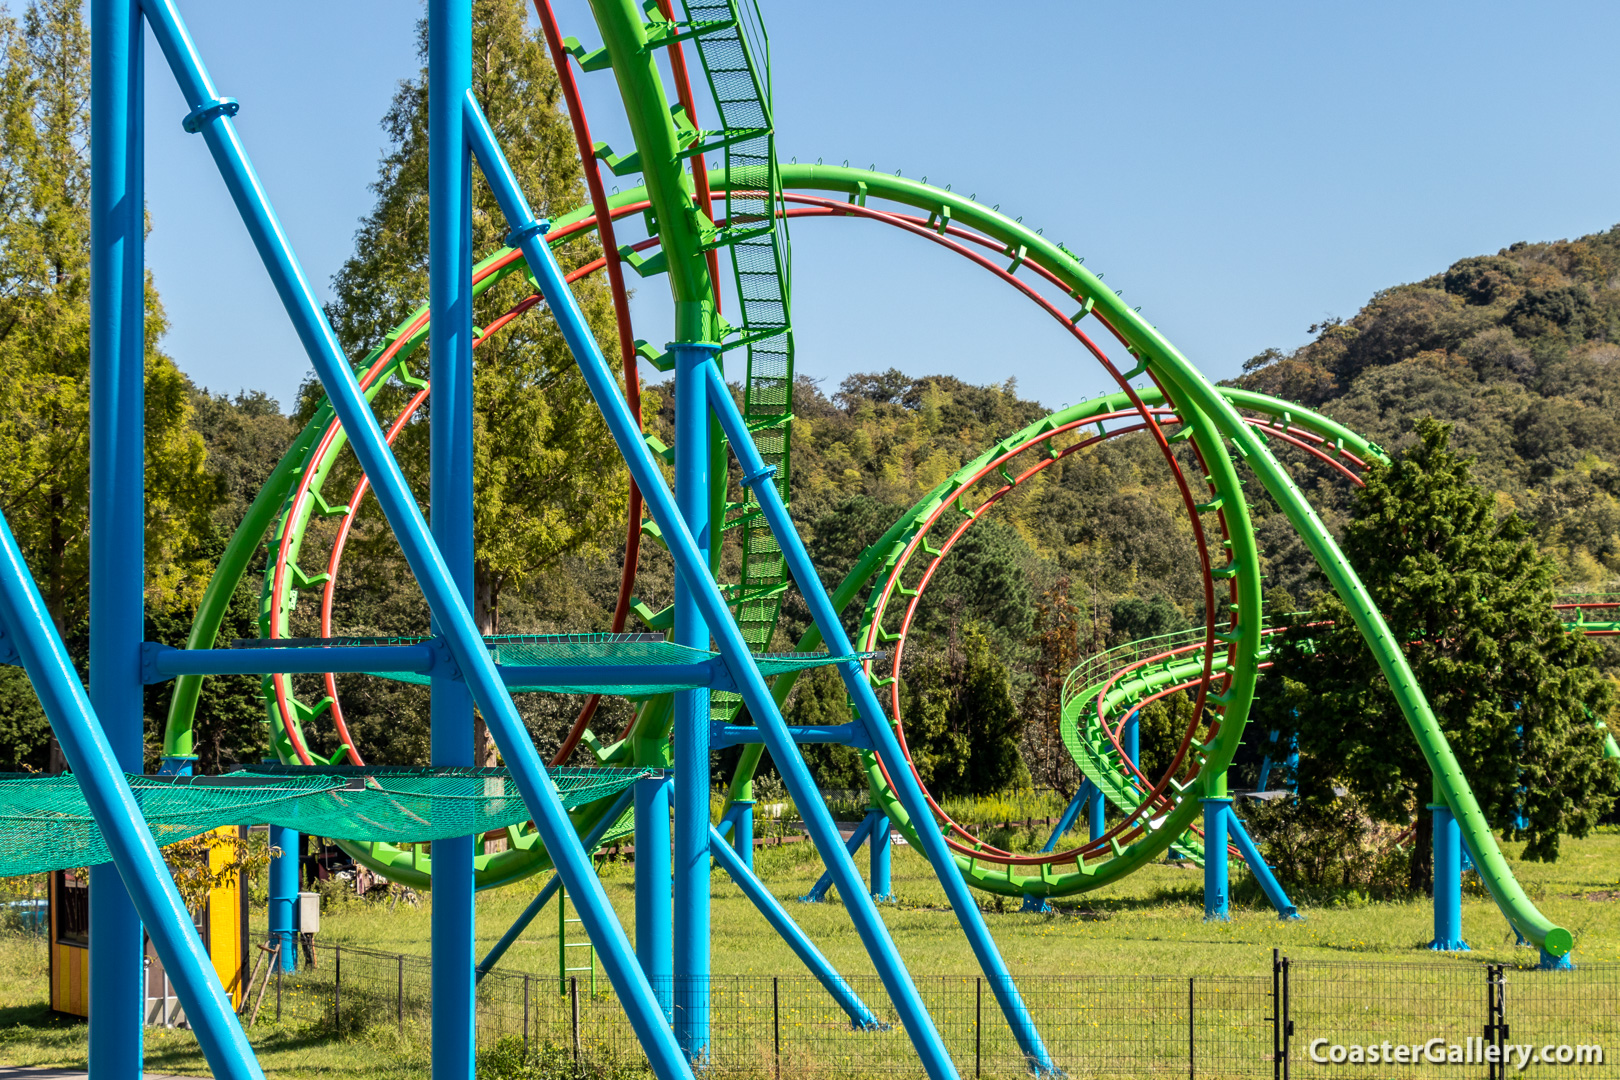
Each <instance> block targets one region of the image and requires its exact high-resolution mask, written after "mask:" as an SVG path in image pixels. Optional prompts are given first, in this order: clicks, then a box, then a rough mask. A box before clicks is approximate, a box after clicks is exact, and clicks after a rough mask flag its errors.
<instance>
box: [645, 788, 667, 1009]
mask: <svg viewBox="0 0 1620 1080" xmlns="http://www.w3.org/2000/svg"><path fill="white" fill-rule="evenodd" d="M669 783H670V782H669V779H668V778H667V777H663V776H657V777H647V778H646V779H644V780H637V781H636V959H637V960H639V961H640V962H641V970H642V971H643V972H645V973H646V976H647V981H648V982H649V983H651V984H652V989H653V994H654V996H655V997H656V998H657V999H658V1005H659V1008H660V1009H662V1010H663V1014H664V1019H665V1022H666V1023H668V1022H670V1021H671V1020H672V1019H673V1017H674V997H673V995H672V994H671V990H672V989H673V987H672V984H671V981H670V975H671V967H670V965H671V962H672V959H671V958H672V952H671V950H672V949H673V948H674V946H673V943H672V942H671V940H670V932H671V920H672V919H673V918H674V913H673V911H672V910H671V908H670V876H669V871H670V867H669Z"/></svg>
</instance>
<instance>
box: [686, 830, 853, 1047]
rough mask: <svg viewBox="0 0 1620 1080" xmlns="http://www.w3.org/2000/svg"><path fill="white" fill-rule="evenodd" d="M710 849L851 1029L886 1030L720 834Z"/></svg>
mask: <svg viewBox="0 0 1620 1080" xmlns="http://www.w3.org/2000/svg"><path fill="white" fill-rule="evenodd" d="M709 845H710V848H711V849H712V850H713V852H714V858H715V861H716V862H718V863H719V864H720V865H721V867H722V868H723V869H724V870H725V872H726V873H727V874H729V875H730V876H731V880H732V881H734V882H736V883H737V887H738V888H739V889H741V890H742V891H743V894H744V895H746V896H747V897H748V899H750V900H752V901H753V902H754V906H755V907H756V908H758V909H759V913H760V914H761V915H763V916H765V921H766V922H768V923H770V924H771V929H773V930H775V931H776V932H777V934H778V935H779V936H780V937H781V938H782V940H783V941H785V942H787V944H788V947H789V948H790V949H792V950H793V953H794V955H795V956H797V957H798V958H799V959H800V960H802V961H803V962H804V966H805V967H807V968H809V969H810V974H812V975H814V976H815V977H816V980H817V981H818V982H820V983H821V985H822V986H823V987H825V988H826V990H827V993H829V994H831V995H832V998H833V1000H834V1001H836V1002H838V1007H839V1008H841V1009H843V1010H844V1013H845V1015H847V1016H848V1017H849V1023H850V1026H851V1027H854V1028H857V1029H859V1030H862V1031H875V1030H878V1029H881V1028H883V1027H884V1026H885V1025H884V1024H883V1023H882V1022H880V1021H879V1020H878V1018H877V1017H876V1016H874V1015H873V1014H872V1010H871V1009H869V1008H867V1007H866V1003H865V1002H863V1001H862V1000H861V999H860V998H859V997H857V996H856V994H855V991H854V990H852V989H850V986H849V983H847V982H845V981H844V978H843V976H841V975H839V974H838V972H837V971H835V970H833V966H832V964H830V963H828V961H827V958H826V957H825V956H823V955H822V954H821V950H820V949H818V948H816V946H815V942H813V941H811V940H810V939H809V938H808V937H806V936H805V933H804V931H803V930H801V929H799V926H798V924H797V923H795V922H794V921H793V920H792V918H790V917H789V916H788V913H787V912H786V911H785V910H783V908H782V905H781V904H779V903H777V902H776V897H774V896H772V895H771V893H770V890H769V889H767V888H765V886H764V884H763V883H762V882H761V881H760V880H759V878H757V877H755V876H754V874H753V872H752V871H750V870H749V869H748V868H747V867H746V866H744V865H743V863H742V859H741V858H739V857H738V855H737V852H736V851H735V849H733V848H732V847H731V845H730V844H729V843H728V842H727V841H726V838H725V837H723V836H721V835H720V833H719V831H718V830H711V831H710V834H709Z"/></svg>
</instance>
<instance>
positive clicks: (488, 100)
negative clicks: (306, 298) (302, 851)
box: [305, 0, 656, 747]
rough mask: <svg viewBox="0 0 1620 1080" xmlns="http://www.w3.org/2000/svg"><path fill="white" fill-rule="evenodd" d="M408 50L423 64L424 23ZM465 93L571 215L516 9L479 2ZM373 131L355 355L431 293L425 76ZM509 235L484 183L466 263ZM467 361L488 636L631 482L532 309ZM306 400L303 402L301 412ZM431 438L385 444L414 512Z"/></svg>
mask: <svg viewBox="0 0 1620 1080" xmlns="http://www.w3.org/2000/svg"><path fill="white" fill-rule="evenodd" d="M419 52H420V55H421V57H422V58H423V60H424V62H425V60H426V56H427V31H426V23H425V21H424V22H423V23H422V24H421V27H420V36H419ZM473 92H474V94H475V95H476V96H477V98H478V101H479V103H480V104H481V105H482V106H483V109H484V112H485V114H486V115H487V116H488V117H489V121H490V124H491V125H492V126H493V128H494V130H495V134H496V135H497V137H498V138H499V139H500V142H501V145H502V146H503V147H504V149H505V151H506V155H507V158H508V160H509V161H510V163H511V165H512V168H513V170H514V172H515V173H516V175H517V179H518V182H519V183H520V184H521V186H522V188H523V190H524V192H525V193H526V194H527V196H528V198H529V202H530V205H531V206H532V207H533V208H534V210H535V212H536V213H537V214H539V215H541V216H548V215H554V214H560V213H562V212H564V211H567V210H571V209H573V208H575V207H577V206H580V205H582V204H583V203H584V202H585V201H586V194H585V188H584V184H583V180H582V174H581V171H580V162H579V160H578V155H577V153H576V151H575V147H574V141H573V136H572V133H571V129H570V126H569V122H568V120H567V118H566V117H565V116H564V115H563V113H562V112H561V111H560V110H559V108H558V101H559V97H560V90H559V87H558V83H557V76H556V72H555V71H554V70H553V69H552V66H551V63H550V61H549V60H548V59H547V57H546V52H545V44H544V41H543V39H542V37H541V35H540V33H539V31H538V29H535V30H531V29H530V28H529V25H528V20H527V16H526V14H525V8H524V5H523V4H522V3H521V2H520V0H476V3H475V4H474V9H473ZM382 126H383V129H384V130H385V131H386V132H387V133H388V138H389V141H390V143H391V148H390V149H389V151H388V152H387V154H386V155H385V156H384V158H383V161H382V164H381V167H380V169H379V175H378V178H377V181H376V183H375V184H373V190H374V191H375V192H376V195H377V202H376V205H375V207H374V208H373V209H372V211H371V213H370V214H369V215H368V216H367V217H366V218H365V219H364V220H363V222H362V223H361V227H360V231H359V233H358V234H357V235H356V238H355V255H354V257H353V258H351V259H350V260H349V261H348V262H347V263H345V264H344V266H343V268H342V269H341V270H340V271H339V272H338V273H337V275H336V277H335V278H334V281H333V285H334V291H335V299H334V301H333V303H332V306H331V309H330V314H331V318H332V323H333V326H334V328H335V329H336V330H337V333H338V337H339V339H340V340H341V341H342V342H343V345H344V347H345V348H346V349H347V350H348V352H349V354H350V355H351V356H356V357H357V356H360V355H362V354H363V353H364V352H365V351H366V350H368V349H369V348H371V347H372V346H373V345H375V344H376V343H377V342H378V341H380V340H381V339H382V337H383V335H384V333H386V332H387V330H388V329H389V328H390V327H392V326H393V325H395V324H396V323H398V322H399V321H401V320H402V319H403V318H405V317H406V316H407V315H408V314H409V312H410V311H411V310H412V309H413V308H415V307H416V306H417V305H418V304H420V303H421V301H422V298H423V297H425V296H426V295H427V293H428V265H427V260H428V217H427V212H426V206H427V194H428V192H427V175H428V138H427V71H426V68H425V67H424V68H423V69H422V72H421V74H420V75H419V76H418V77H417V78H416V79H414V80H411V81H408V82H403V83H401V84H400V87H399V90H398V91H397V93H396V94H395V95H394V99H393V102H392V105H391V106H390V108H389V110H388V113H387V115H386V116H385V117H384V118H383V122H382ZM508 231H509V229H508V226H507V224H506V221H505V218H504V216H503V215H502V214H501V212H500V210H499V208H498V207H497V205H496V203H495V199H494V196H493V195H492V194H491V192H490V190H489V188H488V185H487V184H484V183H483V182H482V180H481V178H480V180H479V181H477V182H476V183H475V187H474V195H473V250H474V251H475V252H477V253H479V254H480V255H482V254H486V253H488V252H490V251H493V250H496V249H498V248H499V247H501V246H502V245H503V244H504V241H505V237H506V235H507V233H508ZM558 252H559V257H560V259H561V261H562V263H563V267H564V270H565V271H566V270H571V269H573V268H574V267H577V266H579V265H582V264H584V263H586V262H589V261H590V260H592V259H594V258H598V257H600V255H601V247H600V245H599V244H597V243H596V242H595V241H594V240H576V241H573V242H571V243H569V244H566V245H563V246H561V247H559V249H558ZM574 289H575V295H576V296H578V298H579V300H580V304H581V306H582V307H583V308H584V310H585V314H586V316H587V318H588V319H589V321H590V324H591V327H592V329H593V330H594V331H595V334H596V337H597V340H598V342H599V344H600V345H601V346H602V348H603V350H604V352H606V353H607V354H608V355H615V353H616V350H617V348H618V346H617V337H616V332H615V328H614V323H613V317H612V307H611V299H610V296H609V294H608V291H607V288H606V286H605V283H603V282H602V281H600V280H599V279H588V280H586V281H581V282H579V283H578V284H576V285H575V286H574ZM531 291H532V290H531V288H530V287H529V285H528V284H527V282H526V280H525V278H524V276H523V275H521V274H514V275H512V276H511V277H509V278H508V279H507V280H506V281H504V282H502V283H501V284H499V285H497V286H495V287H494V288H492V289H490V290H488V291H487V292H485V293H484V294H483V296H482V297H480V298H479V301H478V303H477V305H476V306H475V311H474V322H475V323H476V324H477V325H480V326H487V325H489V324H490V323H491V322H492V321H493V320H494V319H495V318H496V317H498V316H499V315H500V314H501V313H503V312H505V311H507V310H508V309H510V308H511V307H512V306H513V305H515V304H516V303H518V302H519V301H521V300H522V299H523V298H525V297H526V296H528V295H529V294H530V293H531ZM475 356H476V362H475V364H474V410H475V419H474V424H475V441H474V465H473V469H474V485H475V492H476V495H475V502H474V523H473V528H474V535H475V543H476V563H475V569H474V575H475V576H474V597H473V611H474V615H475V617H476V618H477V620H478V622H479V625H480V628H481V629H482V630H483V631H484V632H485V633H497V632H499V631H500V629H501V620H500V607H501V597H502V594H503V592H504V591H506V590H508V589H515V588H517V587H519V586H521V585H522V584H523V582H524V581H525V580H526V579H529V578H533V577H537V576H538V577H542V578H543V577H544V575H546V574H547V573H548V572H550V571H552V570H554V569H555V568H557V567H558V566H559V565H560V563H561V561H562V559H563V558H564V556H566V555H568V554H570V553H575V552H581V551H588V550H591V549H593V548H595V547H598V546H600V545H601V544H602V543H603V542H604V541H606V540H608V539H609V538H610V537H611V536H612V535H614V534H616V533H617V531H618V530H619V529H620V528H622V525H623V522H624V514H625V504H626V499H627V495H628V490H629V487H628V483H629V481H628V474H627V473H626V470H625V469H624V467H623V463H622V461H621V459H620V457H619V454H618V451H617V450H616V449H615V448H614V446H613V443H612V440H611V437H610V435H609V433H608V430H607V426H606V424H605V423H604V422H603V420H602V416H601V413H600V411H599V410H598V409H597V407H596V404H595V402H594V401H593V400H592V398H591V395H590V392H589V390H588V388H587V387H586V385H585V382H584V379H583V378H582V377H581V376H580V374H579V370H578V368H577V366H576V365H575V362H574V357H573V355H572V354H571V353H570V351H569V350H568V348H567V346H566V344H565V343H564V341H563V338H562V335H561V333H560V332H559V331H558V329H557V326H556V322H555V320H554V319H553V318H552V316H551V315H550V313H549V312H547V311H545V310H536V311H535V312H533V313H531V314H529V315H527V316H525V317H524V318H522V319H519V320H517V321H515V322H513V323H512V324H511V325H509V326H507V327H506V328H505V329H503V330H502V331H501V332H500V333H498V334H495V335H493V336H492V337H491V338H490V339H489V340H488V341H487V342H485V343H483V344H481V345H479V346H478V348H477V352H476V354H475ZM429 362H430V363H431V358H430V361H429ZM400 400H401V399H400V397H399V395H398V394H397V393H395V394H385V395H384V396H383V397H381V398H380V399H379V401H380V402H381V403H382V404H381V406H380V407H381V408H389V407H393V408H397V407H398V405H399V402H400ZM310 402H311V395H310V394H308V393H306V395H305V407H306V410H307V408H308V407H309V405H310ZM431 407H432V406H431V399H430V402H429V405H428V408H431ZM654 407H656V404H654ZM427 435H428V425H427V424H425V423H417V424H412V425H409V426H408V427H407V428H406V430H405V431H404V432H403V433H402V434H401V436H400V438H399V440H398V442H397V443H396V444H395V453H396V454H397V455H398V457H399V458H400V460H401V462H402V464H403V465H404V467H405V468H406V471H407V473H408V475H410V476H412V477H413V478H414V480H415V483H416V485H417V492H418V497H419V498H421V500H422V502H423V503H424V505H425V504H426V502H427V498H426V484H427V475H428V468H427V460H428V437H427ZM374 524H375V522H374ZM371 535H372V539H373V541H374V542H375V543H374V546H373V548H366V545H365V541H364V540H363V539H362V540H361V542H360V544H359V546H360V547H361V548H362V549H365V550H366V551H367V553H368V554H370V555H372V556H373V557H380V556H385V555H386V554H387V553H390V552H391V551H392V541H391V539H389V538H388V537H387V536H386V534H385V533H384V532H383V531H382V530H378V529H373V530H372V532H371ZM479 730H480V742H481V745H484V746H486V747H487V745H488V744H487V740H486V738H485V736H484V735H483V730H482V727H481V726H480V729H479Z"/></svg>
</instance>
